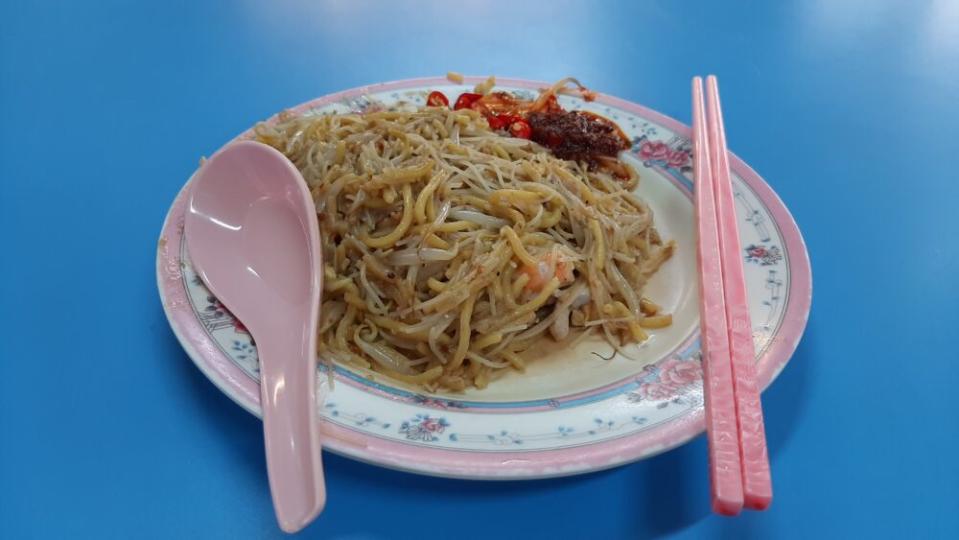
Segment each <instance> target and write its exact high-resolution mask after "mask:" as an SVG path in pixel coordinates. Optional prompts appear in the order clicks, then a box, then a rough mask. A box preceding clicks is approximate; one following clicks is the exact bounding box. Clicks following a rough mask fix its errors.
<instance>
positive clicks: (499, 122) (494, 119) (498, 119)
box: [486, 114, 508, 129]
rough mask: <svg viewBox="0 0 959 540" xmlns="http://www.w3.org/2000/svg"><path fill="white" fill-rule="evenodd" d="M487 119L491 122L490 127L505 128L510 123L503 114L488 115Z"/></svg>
mask: <svg viewBox="0 0 959 540" xmlns="http://www.w3.org/2000/svg"><path fill="white" fill-rule="evenodd" d="M486 121H487V122H489V127H490V129H503V128H505V127H506V126H507V125H508V122H507V121H506V119H504V118H503V117H502V116H496V115H495V114H491V115H489V116H487V117H486Z"/></svg>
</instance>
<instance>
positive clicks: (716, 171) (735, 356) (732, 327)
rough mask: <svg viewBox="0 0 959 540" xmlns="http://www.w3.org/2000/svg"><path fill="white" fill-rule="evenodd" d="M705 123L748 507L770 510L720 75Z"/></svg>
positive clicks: (711, 88) (709, 91)
mask: <svg viewBox="0 0 959 540" xmlns="http://www.w3.org/2000/svg"><path fill="white" fill-rule="evenodd" d="M706 101H707V106H706V126H707V132H708V139H709V158H710V159H709V163H710V167H711V171H712V185H713V193H714V195H715V203H716V216H717V218H718V220H717V224H718V228H719V251H720V256H721V259H722V281H723V291H724V297H725V301H726V302H725V303H726V323H727V328H728V330H729V332H728V335H729V351H730V359H731V363H732V372H733V393H734V395H735V398H736V416H737V419H738V426H739V447H740V449H739V450H740V460H741V465H742V485H743V501H744V504H745V506H746V507H747V508H752V509H756V510H764V509H766V508H767V507H768V506H769V504H770V502H772V479H771V477H770V473H769V456H768V455H767V451H766V434H765V428H764V426H763V410H762V404H761V402H760V399H759V387H758V386H757V384H756V356H755V355H756V351H755V348H754V346H753V337H752V323H751V321H750V318H749V306H748V304H747V298H746V280H745V277H744V275H743V259H742V246H741V245H740V242H739V230H738V227H737V226H736V208H735V200H734V198H733V185H732V180H731V178H730V174H729V155H728V153H727V151H726V134H725V130H724V129H723V113H722V108H721V106H720V103H719V86H718V84H717V82H716V77H715V76H713V75H710V76H709V77H707V78H706Z"/></svg>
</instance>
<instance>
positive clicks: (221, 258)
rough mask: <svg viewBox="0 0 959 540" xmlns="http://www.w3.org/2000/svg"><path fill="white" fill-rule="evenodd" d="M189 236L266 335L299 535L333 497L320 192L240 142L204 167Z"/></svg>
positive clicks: (279, 157)
mask: <svg viewBox="0 0 959 540" xmlns="http://www.w3.org/2000/svg"><path fill="white" fill-rule="evenodd" d="M184 234H185V236H186V241H187V249H188V250H189V252H190V258H191V259H192V261H193V265H194V267H195V268H196V270H197V273H198V274H199V275H200V277H201V278H202V279H203V281H204V282H205V283H206V285H207V287H208V288H209V289H210V291H211V292H212V293H213V294H214V295H215V296H216V297H217V299H218V300H219V301H220V302H222V303H223V305H225V306H226V308H227V309H229V310H230V311H231V312H232V313H233V314H234V315H236V316H237V317H238V318H239V319H240V320H241V321H243V324H244V325H245V326H246V327H247V328H248V329H249V331H250V334H251V335H252V336H253V339H254V340H255V342H256V346H257V353H258V356H259V362H260V396H261V403H262V405H263V432H264V441H265V446H266V456H267V471H268V474H269V479H270V490H271V492H272V495H273V505H274V508H275V510H276V516H277V520H278V522H279V524H280V527H281V528H282V529H283V530H284V531H287V532H295V531H297V530H299V529H301V528H303V527H305V526H306V525H307V524H308V523H309V522H310V521H312V520H313V519H314V518H315V517H316V516H317V515H318V514H319V512H320V511H321V510H322V509H323V506H324V504H325V502H326V489H325V487H324V480H323V469H322V463H321V458H320V455H321V452H320V437H319V431H320V430H319V427H320V426H319V423H318V422H319V418H318V414H317V410H318V409H317V398H316V325H317V320H318V317H319V303H320V291H321V290H322V283H321V273H320V272H319V271H318V270H319V269H320V268H322V262H321V252H320V241H319V226H318V223H317V218H316V210H315V208H314V206H313V201H312V197H311V196H310V193H309V191H308V190H307V187H306V183H305V182H304V180H303V178H302V176H301V175H300V173H299V171H297V170H296V168H295V167H294V166H293V164H292V163H290V161H289V160H288V159H286V157H285V156H284V155H283V154H281V153H280V152H278V151H276V150H275V149H273V148H271V147H269V146H267V145H264V144H260V143H257V142H253V141H243V142H238V143H235V144H232V145H230V146H228V147H226V148H224V149H223V150H221V151H220V152H218V153H217V154H215V155H214V156H213V157H212V158H210V159H209V160H208V161H207V162H206V163H205V164H204V165H203V166H202V167H201V169H200V171H199V172H198V173H197V176H196V178H195V179H194V181H193V185H192V186H191V190H190V202H189V208H188V210H187V213H186V219H185V224H184Z"/></svg>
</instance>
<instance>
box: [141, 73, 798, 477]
mask: <svg viewBox="0 0 959 540" xmlns="http://www.w3.org/2000/svg"><path fill="white" fill-rule="evenodd" d="M483 79H484V78H483V77H467V78H466V81H465V82H466V83H473V82H479V81H481V80H483ZM498 82H499V84H501V85H502V86H509V87H514V88H525V89H530V90H535V89H538V88H543V87H546V86H549V83H545V82H540V81H530V80H525V79H510V78H498ZM429 85H449V81H448V80H447V79H446V78H443V77H433V78H419V79H405V80H400V81H391V82H385V83H378V84H373V85H368V86H361V87H357V88H352V89H348V90H344V91H341V92H337V93H333V94H329V95H326V96H322V97H319V98H316V99H313V100H310V101H308V102H305V103H303V104H300V105H298V106H296V107H294V108H292V110H293V111H302V110H306V109H309V108H312V107H317V106H321V105H324V104H328V103H332V102H336V101H338V100H342V99H344V98H347V97H351V96H363V95H365V94H369V93H374V92H386V91H390V90H401V89H405V88H413V87H420V86H429ZM596 101H597V102H599V103H601V104H604V105H608V106H611V107H616V108H619V109H622V110H624V111H627V112H630V113H632V114H635V115H637V116H639V117H641V118H644V119H647V120H650V121H652V122H655V123H657V124H660V125H662V126H663V127H665V128H667V129H669V130H672V131H673V132H675V133H676V134H678V135H681V136H684V137H687V138H688V137H689V135H690V129H689V128H688V127H687V126H685V125H683V124H682V123H680V122H678V121H676V120H674V119H672V118H670V117H667V116H665V115H663V114H661V113H658V112H656V111H653V110H651V109H648V108H646V107H643V106H641V105H638V104H635V103H632V102H629V101H625V100H622V99H620V98H616V97H613V96H608V95H605V94H597V97H596ZM246 133H248V132H244V133H243V134H241V135H239V136H238V137H237V138H240V137H242V136H244V135H245V134H246ZM237 138H235V139H233V140H236V139H237ZM230 142H232V140H231V141H230ZM227 144H229V142H228V143H227ZM730 157H731V159H730V166H731V168H732V170H733V171H734V172H735V174H736V175H738V176H739V177H740V178H741V179H742V180H743V181H744V182H745V183H746V184H748V186H749V187H750V188H751V189H752V190H753V191H754V192H755V194H756V195H757V196H758V197H759V198H760V199H761V200H762V201H763V203H764V204H765V205H766V206H767V208H768V210H769V211H770V214H771V216H772V217H773V219H774V220H775V222H776V223H777V225H778V226H779V229H780V232H781V234H782V240H783V242H784V244H785V247H786V248H787V250H788V251H789V253H791V254H794V255H792V256H791V257H789V270H790V272H791V274H792V276H793V278H792V280H791V283H790V285H791V286H790V291H789V295H790V297H791V298H790V302H789V303H788V305H787V306H786V308H785V313H784V314H783V320H782V326H781V327H780V329H779V332H778V334H777V335H775V336H773V337H772V340H773V341H772V342H771V343H770V345H769V346H768V348H767V350H766V352H765V354H764V355H763V357H762V361H760V363H759V365H758V366H757V367H758V370H757V372H758V376H759V379H760V383H761V386H762V387H763V388H765V387H767V386H768V385H769V384H770V383H771V382H772V380H774V379H775V378H776V376H777V375H778V374H779V373H780V372H781V371H782V369H783V368H784V367H785V365H786V363H788V361H789V359H790V358H791V356H792V354H793V352H794V351H795V349H796V347H797V346H798V344H799V340H800V339H801V337H802V334H803V331H804V330H805V326H806V322H807V320H808V316H809V310H810V305H811V296H812V274H811V269H810V263H809V255H808V252H807V250H806V246H805V242H804V240H803V238H802V235H801V233H800V231H799V229H798V227H797V225H796V223H795V220H794V219H793V218H792V216H791V214H790V213H789V211H788V209H787V208H786V207H785V205H784V204H783V203H782V201H781V200H780V198H779V197H778V195H777V194H776V193H775V192H774V191H773V190H772V188H771V187H769V185H768V184H767V183H766V182H765V181H764V180H763V179H762V178H761V177H760V176H759V175H758V174H757V173H756V172H755V171H754V170H753V169H752V168H750V167H749V166H748V165H747V164H746V163H745V162H743V161H742V160H741V159H739V158H738V157H736V156H735V155H733V154H732V153H731V156H730ZM191 179H192V177H191ZM188 185H189V181H188V182H187V183H186V184H185V185H184V187H183V188H182V189H181V190H180V192H179V193H178V194H177V197H176V199H175V200H174V203H173V205H172V206H171V208H170V211H169V212H168V214H167V216H166V218H165V220H164V223H163V229H162V232H161V236H160V240H159V243H158V252H157V285H158V289H159V293H160V297H161V301H162V304H163V309H164V312H165V314H166V316H167V319H168V321H169V323H170V327H171V328H172V329H173V332H174V334H175V335H176V337H177V339H178V340H179V341H180V343H181V345H182V346H183V348H184V349H185V351H186V352H187V355H188V356H189V357H190V359H191V360H192V361H193V362H194V364H196V365H197V367H198V368H199V369H200V371H201V372H202V373H203V374H204V375H206V376H207V378H209V379H210V380H211V382H213V383H214V385H215V386H217V388H219V389H220V390H221V391H222V392H223V393H225V394H226V395H227V396H228V397H230V398H231V399H233V400H234V401H235V402H236V403H237V404H239V405H240V406H241V407H243V408H244V409H246V410H247V411H249V412H251V413H253V414H255V415H257V416H260V409H259V391H258V384H257V383H256V382H255V381H253V380H252V379H250V378H249V377H248V376H247V374H246V373H245V372H243V371H242V370H241V369H240V368H239V367H238V366H237V365H236V364H234V363H233V362H232V361H231V360H230V359H229V358H227V357H226V356H225V355H224V354H223V353H222V352H221V351H220V350H219V349H218V348H217V346H216V345H215V344H214V343H213V342H212V340H211V338H210V337H209V335H207V334H206V332H205V331H204V329H203V328H202V326H201V325H200V324H199V322H198V320H197V318H196V315H195V313H194V312H193V310H192V308H191V306H190V305H189V302H188V300H187V298H186V294H187V293H186V291H185V289H183V288H182V287H179V286H178V282H179V278H180V276H181V274H180V272H181V270H180V267H179V265H180V257H179V250H178V246H179V244H180V237H181V235H182V220H183V210H184V208H185V205H186V193H187V187H188ZM703 430H704V418H703V409H702V408H701V407H698V408H696V409H695V410H693V411H692V412H690V413H688V414H686V415H685V416H682V417H678V418H674V419H671V420H669V421H667V422H664V423H663V424H662V425H660V426H657V427H655V428H654V429H650V430H647V431H643V432H639V433H636V434H633V435H629V436H625V437H622V438H618V439H612V440H606V441H602V442H596V443H592V444H586V445H583V446H578V447H572V448H563V449H556V450H539V451H533V452H529V451H527V452H516V453H509V452H496V453H482V452H474V451H464V450H450V449H441V448H429V447H423V446H419V445H411V444H404V443H402V442H397V441H389V440H384V439H380V438H377V437H373V436H369V435H366V434H364V433H361V432H359V431H355V430H351V429H349V428H347V427H344V426H341V425H337V424H335V423H333V422H324V426H323V432H324V436H325V438H326V441H324V444H325V447H326V449H328V450H330V451H332V452H335V453H337V454H341V455H344V456H347V457H350V458H352V459H356V460H358V461H362V462H366V463H370V464H374V465H379V466H384V467H389V468H393V469H398V470H403V471H407V472H413V473H419V474H428V475H434V476H445V477H455V478H465V479H504V480H505V479H533V478H546V477H556V476H566V475H571V474H578V473H584V472H590V471H597V470H602V469H606V468H611V467H615V466H619V465H623V464H626V463H629V462H632V461H636V460H639V459H643V458H646V457H650V456H652V455H654V454H657V453H660V452H663V451H666V450H669V449H671V448H674V447H676V446H679V445H681V444H683V443H685V442H687V441H689V440H690V439H692V438H693V437H695V436H696V435H698V434H699V433H701V432H702V431H703Z"/></svg>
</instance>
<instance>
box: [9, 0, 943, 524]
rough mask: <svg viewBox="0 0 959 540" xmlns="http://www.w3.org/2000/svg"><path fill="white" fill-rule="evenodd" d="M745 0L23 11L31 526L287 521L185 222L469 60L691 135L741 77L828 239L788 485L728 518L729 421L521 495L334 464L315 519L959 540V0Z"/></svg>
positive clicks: (18, 144) (785, 179) (24, 501)
mask: <svg viewBox="0 0 959 540" xmlns="http://www.w3.org/2000/svg"><path fill="white" fill-rule="evenodd" d="M718 4H719V3H712V2H710V3H705V2H704V3H697V2H661V3H646V2H635V3H632V2H629V3H627V2H623V3H596V4H594V6H595V7H587V4H586V3H570V2H558V3H555V2H521V1H512V2H479V1H466V2H461V3H458V2H415V3H409V4H405V3H404V4H403V5H402V6H401V5H399V3H396V2H345V1H344V2H330V3H319V2H316V3H314V2H276V3H273V2H252V1H250V2H183V1H169V2H141V3H133V2H64V3H62V4H58V3H50V2H21V1H13V2H10V1H4V2H2V7H0V182H2V189H0V230H2V231H3V233H4V234H3V242H4V244H5V245H4V250H3V253H4V254H3V256H2V261H3V264H2V265H0V272H2V274H0V305H2V312H0V332H2V339H0V359H2V363H3V365H2V371H0V537H3V538H11V539H19V538H180V537H183V538H280V537H282V534H281V533H279V531H278V529H277V527H276V525H275V522H274V518H273V513H272V508H271V506H270V498H269V493H268V487H267V482H266V475H265V472H264V458H263V450H262V442H261V431H260V425H259V423H258V421H257V420H256V419H255V418H254V417H252V416H251V415H249V414H247V413H246V412H244V411H243V410H242V409H240V408H239V407H237V406H236V405H234V404H233V403H232V402H231V401H230V400H229V399H228V398H226V397H225V396H224V395H222V394H220V393H219V392H218V391H217V390H216V389H215V388H214V386H213V385H212V384H210V383H209V382H208V381H207V380H206V379H205V378H204V377H203V376H202V375H201V374H200V372H199V371H198V370H197V369H196V368H195V367H193V365H192V364H191V363H190V361H189V359H188V358H187V357H186V355H185V354H184V353H183V351H182V350H181V348H180V346H179V345H178V343H177V341H176V340H175V338H174V337H173V334H172V333H171V331H170V329H169V327H168V326H167V323H166V320H165V318H164V316H163V312H162V310H161V306H160V302H159V301H158V297H157V292H156V285H155V280H154V261H155V259H154V257H155V246H156V241H157V237H158V234H159V231H160V225H161V223H162V221H163V217H164V214H165V213H166V211H167V208H168V206H169V204H170V203H171V201H172V200H173V197H174V195H175V194H176V193H177V191H178V190H179V189H180V187H181V185H182V184H183V183H184V181H185V180H186V179H187V177H188V176H189V175H190V173H191V172H192V171H193V170H194V168H195V167H196V165H197V159H198V158H199V156H200V155H202V154H209V153H210V152H211V151H213V150H214V149H216V148H217V147H218V146H219V145H220V144H222V143H223V142H224V141H226V140H228V139H229V138H231V137H232V136H234V135H235V134H237V133H238V132H240V131H241V130H243V129H245V128H246V127H248V126H249V125H251V124H252V123H253V122H254V121H256V120H259V119H262V118H265V117H267V116H269V115H270V114H272V113H274V112H275V111H277V110H279V109H281V108H283V107H285V106H289V105H293V104H296V103H300V102H302V101H305V100H307V99H309V98H312V97H315V96H319V95H323V94H326V93H329V92H332V91H337V90H341V89H345V88H350V87H353V86H358V85H362V84H366V83H371V82H376V81H382V80H393V79H400V78H407V77H415V76H427V75H441V74H444V73H445V72H446V71H447V70H450V69H453V70H458V71H461V72H465V73H471V74H488V73H495V74H498V75H503V76H519V77H526V78H533V79H543V80H554V79H558V78H560V77H563V76H565V75H569V74H572V75H576V76H578V77H580V78H581V79H582V80H583V81H585V82H586V83H587V84H589V85H590V86H591V87H593V88H596V89H598V90H601V91H603V92H606V93H610V94H613V95H618V96H621V97H623V98H626V99H630V100H633V101H637V102H639V103H643V104H645V105H648V106H650V107H652V108H654V109H657V110H660V111H662V112H664V113H666V114H668V115H671V116H673V117H675V118H678V119H680V120H682V121H684V122H688V120H689V90H688V89H689V79H690V77H691V76H693V75H694V74H706V73H716V74H718V75H719V78H720V81H721V84H722V89H723V97H724V106H725V107H724V108H725V113H726V122H727V125H728V128H727V129H728V138H729V141H730V146H731V148H732V149H733V150H734V151H735V152H736V153H738V154H739V155H740V156H741V157H743V158H744V159H745V160H746V161H747V162H749V163H750V164H751V165H753V167H755V168H756V169H757V170H758V171H759V172H760V174H762V175H763V176H764V177H765V178H766V179H767V180H768V181H769V182H770V183H771V184H772V185H773V187H774V188H775V189H776V190H777V191H778V192H779V194H780V195H781V196H782V198H783V199H784V200H785V202H786V204H787V205H788V206H789V208H790V209H791V210H792V212H793V213H794V215H795V217H796V220H797V221H798V222H799V224H800V227H801V228H802V231H803V232H804V234H805V238H806V241H807V243H808V246H809V250H810V252H811V255H812V263H813V275H814V294H813V297H814V299H813V310H812V316H811V318H810V320H809V326H808V329H807V331H806V335H805V337H804V339H803V341H802V343H801V344H800V346H799V349H798V351H797V352H796V355H795V357H794V358H793V361H792V363H791V364H790V365H789V366H788V368H787V369H786V370H785V372H784V373H783V374H782V376H781V377H780V379H779V380H778V381H777V382H776V383H775V384H774V385H773V386H772V387H771V388H770V389H769V391H768V392H767V393H766V394H765V395H764V399H765V405H766V418H767V426H768V435H769V447H770V452H771V457H772V463H773V470H774V473H775V474H774V477H775V478H774V479H775V489H776V494H775V501H774V503H773V506H772V508H771V509H770V510H769V511H768V512H765V513H748V514H745V515H743V516H741V517H739V518H736V519H726V518H720V517H716V516H713V515H711V514H710V512H709V508H708V488H707V471H706V463H705V454H706V449H705V442H704V440H703V439H702V438H698V439H696V440H695V441H694V442H692V443H690V444H688V445H686V446H684V447H682V448H680V449H678V450H675V451H672V452H668V453H666V454H664V455H661V456H659V457H656V458H653V459H649V460H647V461H644V462H641V463H636V464H633V465H629V466H626V467H622V468H619V469H616V470H611V471H606V472H601V473H596V474H590V475H585V476H580V477H575V478H567V479H560V480H550V481H535V482H515V483H478V482H462V481H451V480H443V479H435V478H426V477H420V476H414V475H408V474H403V473H397V472H392V471H387V470H381V469H379V468H375V467H371V466H367V465H363V464H359V463H354V462H352V461H349V460H347V459H343V458H339V457H336V456H331V455H328V456H327V458H326V466H327V474H328V476H327V478H328V488H329V491H330V494H331V495H330V502H329V505H328V506H327V509H326V512H325V513H324V514H323V515H322V517H321V518H320V519H319V520H318V521H317V522H316V523H314V524H313V525H312V526H311V527H310V528H309V529H308V530H306V531H305V532H304V533H303V534H302V537H304V538H341V539H361V538H362V539H365V538H427V537H437V538H441V537H445V538H454V537H458V538H484V537H487V538H488V537H501V538H514V537H529V538H577V537H584V538H585V537H595V538H643V537H658V536H666V537H675V538H702V537H706V536H718V537H725V538H749V537H756V538H773V537H777V538H815V537H818V538H824V537H825V538H828V537H847V538H848V537H871V538H885V537H902V536H907V537H923V538H935V537H939V538H947V537H951V538H957V537H959V512H957V509H959V487H957V486H959V467H957V464H959V460H957V455H959V419H957V418H956V417H957V414H959V391H957V390H956V388H957V386H959V354H957V352H956V344H955V336H956V335H957V328H959V316H957V301H959V287H957V285H956V281H957V280H956V278H957V274H959V272H957V270H959V241H957V238H956V237H957V233H959V227H957V225H956V212H957V211H956V204H957V202H959V178H957V175H956V173H955V171H956V160H957V158H959V127H957V124H959V99H957V96H959V69H957V68H959V2H954V1H949V0H943V1H916V2H888V1H867V0H860V1H840V0H835V1H827V0H816V1H806V2H792V1H786V2H758V1H757V2H748V3H735V4H730V5H726V6H724V7H719V6H718ZM554 5H555V7H551V6H554Z"/></svg>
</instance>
